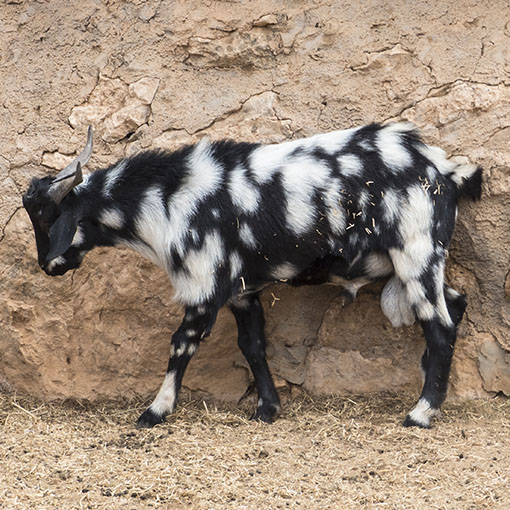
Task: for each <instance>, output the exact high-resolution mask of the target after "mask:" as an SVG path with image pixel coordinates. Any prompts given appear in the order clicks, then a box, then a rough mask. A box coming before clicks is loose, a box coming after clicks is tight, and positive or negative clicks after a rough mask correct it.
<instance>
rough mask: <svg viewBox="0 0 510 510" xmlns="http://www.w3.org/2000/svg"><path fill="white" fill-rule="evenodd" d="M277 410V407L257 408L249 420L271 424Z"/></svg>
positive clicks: (278, 408)
mask: <svg viewBox="0 0 510 510" xmlns="http://www.w3.org/2000/svg"><path fill="white" fill-rule="evenodd" d="M279 410H280V406H279V405H271V404H268V405H262V406H260V407H257V410H256V411H255V412H254V413H253V414H252V415H251V417H250V420H254V421H262V422H264V423H273V422H274V420H275V418H276V415H277V413H278V411H279Z"/></svg>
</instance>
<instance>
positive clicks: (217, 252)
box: [171, 231, 224, 305]
mask: <svg viewBox="0 0 510 510" xmlns="http://www.w3.org/2000/svg"><path fill="white" fill-rule="evenodd" d="M223 256H224V249H223V241H222V239H221V236H220V234H219V232H217V231H212V232H210V233H208V234H206V236H205V238H204V243H203V245H202V247H201V248H200V249H197V250H195V249H191V250H189V251H188V252H187V253H186V255H185V258H184V259H183V265H184V268H185V269H184V270H181V271H176V272H172V273H171V276H172V283H173V287H174V289H175V297H176V299H177V300H178V301H180V302H182V303H186V304H188V305H196V304H199V303H203V302H204V301H206V300H207V299H208V298H210V297H211V296H212V294H213V292H214V289H215V286H216V275H215V272H216V269H217V267H218V264H220V263H221V261H222V260H223Z"/></svg>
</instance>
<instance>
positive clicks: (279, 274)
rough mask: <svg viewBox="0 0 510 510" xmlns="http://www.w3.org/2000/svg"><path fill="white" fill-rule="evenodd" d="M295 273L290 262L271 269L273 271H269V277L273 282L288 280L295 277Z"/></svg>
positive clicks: (295, 269)
mask: <svg viewBox="0 0 510 510" xmlns="http://www.w3.org/2000/svg"><path fill="white" fill-rule="evenodd" d="M297 273H298V270H297V268H296V266H294V264H291V263H290V262H285V263H283V264H280V265H279V266H276V267H275V268H273V270H272V271H271V276H272V277H273V278H274V279H275V280H288V279H290V278H293V277H294V276H296V275H297Z"/></svg>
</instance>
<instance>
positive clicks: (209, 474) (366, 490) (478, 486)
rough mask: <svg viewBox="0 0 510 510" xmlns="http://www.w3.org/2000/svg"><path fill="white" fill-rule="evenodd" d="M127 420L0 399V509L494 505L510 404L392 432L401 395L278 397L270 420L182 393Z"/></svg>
mask: <svg viewBox="0 0 510 510" xmlns="http://www.w3.org/2000/svg"><path fill="white" fill-rule="evenodd" d="M183 398H184V400H185V401H184V402H182V403H181V405H180V407H179V410H178V412H177V413H176V414H175V415H174V416H173V417H172V418H171V419H170V420H168V422H167V423H165V424H164V425H162V426H158V427H156V428H155V429H152V430H142V431H138V430H135V428H134V426H133V423H134V421H135V419H136V418H137V415H138V413H139V412H140V411H141V410H143V403H142V402H124V403H119V402H116V403H106V404H102V405H94V406H90V405H87V404H82V403H79V402H64V403H49V404H48V403H42V402H37V401H34V400H26V399H22V398H19V397H16V396H13V395H2V396H0V423H1V427H2V433H1V436H0V508H6V509H7V508H8V509H11V508H37V509H44V508H59V509H65V508H94V509H96V508H108V509H116V508H123V509H131V508H172V509H181V508H193V509H195V508H197V509H202V508H204V509H205V508H218V509H224V508H236V509H237V508H241V509H242V508H260V509H262V508H394V509H402V508H427V509H431V508H438V509H453V508H462V509H480V508H491V509H495V508H501V509H503V508H505V509H506V508H508V507H509V505H510V490H509V477H510V422H509V420H508V418H509V416H510V401H509V400H508V399H494V400H491V401H474V402H466V403H452V402H450V403H447V404H446V405H445V409H444V413H443V415H442V417H441V418H440V419H439V420H437V421H436V423H435V426H434V428H433V429H432V430H428V431H427V430H417V429H404V428H403V427H401V425H400V422H401V420H402V418H403V417H404V415H405V412H406V410H407V409H408V408H409V407H410V406H411V405H412V403H413V399H412V397H411V396H404V397H396V396H394V395H381V394H378V395H374V396H371V397H366V396H364V397H351V398H329V399H322V400H312V399H310V398H309V397H306V396H301V397H299V398H297V399H294V400H293V401H290V402H286V403H285V407H284V411H283V413H282V416H281V417H280V419H279V420H278V421H277V422H276V423H275V424H273V425H265V424H261V423H254V422H250V421H248V420H247V419H246V418H245V417H246V416H247V413H248V403H245V404H243V405H241V406H240V407H239V408H228V407H225V406H221V405H218V406H216V405H214V404H211V403H204V402H203V401H199V400H186V397H185V395H184V396H183Z"/></svg>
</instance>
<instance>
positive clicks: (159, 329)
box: [0, 0, 510, 400]
mask: <svg viewBox="0 0 510 510" xmlns="http://www.w3.org/2000/svg"><path fill="white" fill-rule="evenodd" d="M507 15H508V2H507V1H506V0H501V1H498V0H496V1H483V0H482V1H480V0H477V1H474V0H459V1H456V2H451V1H449V0H439V1H437V2H434V3H433V4H431V3H429V2H407V1H404V0H395V1H393V2H379V1H376V0H367V1H364V2H352V1H335V2H332V1H329V2H328V1H326V0H314V1H312V0H308V1H270V0H261V1H259V2H248V1H240V2H236V1H216V2H201V1H189V0H186V1H184V0H179V1H169V0H161V1H143V0H132V1H122V2H121V1H115V0H111V1H107V2H100V1H99V0H98V1H92V2H77V1H75V0H73V1H71V2H69V1H64V0H52V1H51V2H50V1H44V0H39V1H23V0H7V1H6V2H3V3H2V5H1V7H0V83H1V84H2V86H1V87H0V118H1V123H0V126H1V127H0V251H1V256H0V275H1V278H0V296H1V301H0V353H1V354H0V387H1V388H4V389H6V388H14V389H16V390H17V391H24V392H29V393H31V394H33V395H37V396H40V397H43V398H55V397H60V398H64V397H71V396H72V397H83V398H89V399H97V398H104V397H118V396H131V395H134V394H138V395H150V394H153V393H154V392H155V391H156V389H157V388H158V386H159V384H160V382H161V380H162V376H163V374H164V371H165V368H166V363H167V356H168V352H169V340H170V336H171V334H172V331H174V330H175V329H176V327H177V326H178V324H179V321H180V315H181V310H180V309H179V307H178V306H176V304H175V303H173V302H172V289H171V285H170V283H169V282H168V280H167V278H166V276H165V275H164V274H163V273H162V272H161V271H160V270H159V269H157V268H155V267H153V266H152V265H151V264H150V263H149V262H147V261H145V260H144V259H142V258H140V257H139V256H137V255H136V254H134V253H131V252H129V251H126V250H122V249H99V250H97V251H95V252H93V253H91V254H89V255H88V257H87V258H86V260H85V262H84V264H83V266H82V267H81V268H80V269H79V270H77V271H74V272H72V273H70V274H67V275H65V276H64V277H60V278H53V279H52V278H49V277H47V276H45V275H44V274H43V273H42V272H41V271H40V270H39V268H38V266H37V263H36V250H35V242H34V239H33V234H32V231H31V226H30V224H29V220H28V217H27V215H26V214H25V212H24V210H23V209H22V208H21V200H20V197H21V195H22V193H23V191H24V190H25V189H26V187H27V184H28V182H29V180H30V178H31V176H33V175H37V176H42V175H45V174H47V173H51V172H55V171H56V170H57V169H60V168H62V167H63V166H64V165H65V164H66V162H68V161H69V160H70V159H71V158H72V157H73V155H74V154H75V153H76V151H77V150H79V149H81V147H82V145H83V143H84V140H85V132H86V127H87V125H88V124H92V125H93V126H94V127H95V130H96V143H95V153H94V156H93V158H92V161H91V163H90V164H89V167H90V168H94V167H100V166H102V165H107V164H111V163H112V162H114V161H115V160H116V159H117V158H121V157H123V156H125V155H129V154H132V153H135V152H137V151H140V150H143V149H146V148H153V147H165V148H169V149H172V148H176V147H178V146H179V145H180V144H182V143H187V142H194V141H196V140H199V139H200V138H201V137H202V136H205V135H208V136H210V137H213V138H217V137H218V138H219V137H232V138H235V139H244V140H247V141H263V142H279V141H282V140H287V139H291V138H298V137H302V136H307V135H311V134H314V133H317V132H324V131H328V130H333V129H338V128H348V127H352V126H355V125H360V124H363V123H369V122H372V121H386V120H392V119H408V120H411V121H413V122H415V123H416V124H417V125H418V126H419V127H420V128H421V130H422V131H423V134H424V137H425V139H426V141H427V142H429V143H431V144H434V145H440V146H441V147H443V148H444V149H445V150H446V151H447V152H448V153H449V154H451V155H457V156H464V157H467V158H469V159H471V160H472V161H476V162H478V163H480V164H481V165H482V166H483V167H484V169H485V182H484V193H483V201H482V202H479V203H476V204H472V203H468V202H464V203H462V205H461V207H460V214H459V220H458V226H457V230H456V234H455V239H454V242H453V246H452V247H451V251H450V259H449V264H448V278H449V281H450V282H451V283H452V284H453V286H454V287H456V288H457V289H459V290H462V291H465V292H467V294H468V295H469V307H468V310H467V316H466V318H465V320H464V322H463V324H462V326H461V328H460V338H459V341H458V348H457V351H456V356H455V363H454V367H453V371H452V376H451V386H452V388H451V395H457V396H462V397H486V396H489V395H493V394H496V393H499V392H502V393H504V394H506V395H510V328H509V327H510V243H509V240H510V223H509V220H508V218H509V216H510V154H509V147H510V144H509V141H510V60H509V55H508V49H509V48H510V23H509V22H508V16H507ZM379 290H380V288H379V287H378V286H372V287H370V288H368V289H366V290H363V291H362V292H361V294H360V296H359V298H358V300H357V302H355V303H354V304H352V305H349V306H346V307H344V306H343V301H342V298H341V296H340V294H339V291H338V289H335V288H331V287H329V288H328V287H322V288H316V287H309V288H300V289H291V288H286V287H283V286H278V287H272V288H269V289H267V291H265V292H264V294H263V303H264V306H265V308H266V312H267V333H268V337H269V341H270V345H269V348H268V352H269V356H270V363H271V365H272V369H273V372H274V374H275V376H276V379H277V383H278V385H279V386H280V387H283V386H288V385H289V384H291V385H293V386H292V387H293V388H306V389H307V390H309V391H311V392H314V393H324V392H327V393H346V392H371V391H378V390H386V389H390V390H396V391H398V390H399V389H402V388H409V387H411V388H416V389H418V386H419V381H420V377H419V370H418V360H419V357H420V355H421V352H422V351H423V348H424V342H423V339H422V335H421V332H420V330H419V329H418V328H416V327H412V328H404V329H400V330H393V329H391V327H390V325H389V323H388V321H387V320H386V319H385V318H384V317H383V315H382V313H381V311H380V308H379V298H378V291H379ZM234 326H235V325H234V321H233V319H232V317H231V316H230V315H229V313H228V312H227V311H224V312H222V313H221V314H220V317H219V320H218V323H217V325H216V326H215V329H214V333H213V335H212V337H211V338H210V339H208V340H207V341H206V342H205V343H204V344H203V346H202V348H201V351H200V353H199V354H198V355H197V357H196V358H195V359H194V360H193V361H192V363H191V365H190V368H189V371H188V373H187V375H186V378H185V386H186V387H187V388H189V389H191V390H200V391H203V392H208V393H209V394H211V395H213V396H215V397H219V398H224V399H230V400H236V399H239V398H241V397H242V395H243V394H244V393H245V392H246V390H247V388H248V387H249V384H250V376H249V373H248V371H247V368H246V363H245V362H244V360H243V359H242V357H241V355H240V353H239V352H238V350H237V348H236V346H235V344H236V338H235V327H234Z"/></svg>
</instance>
